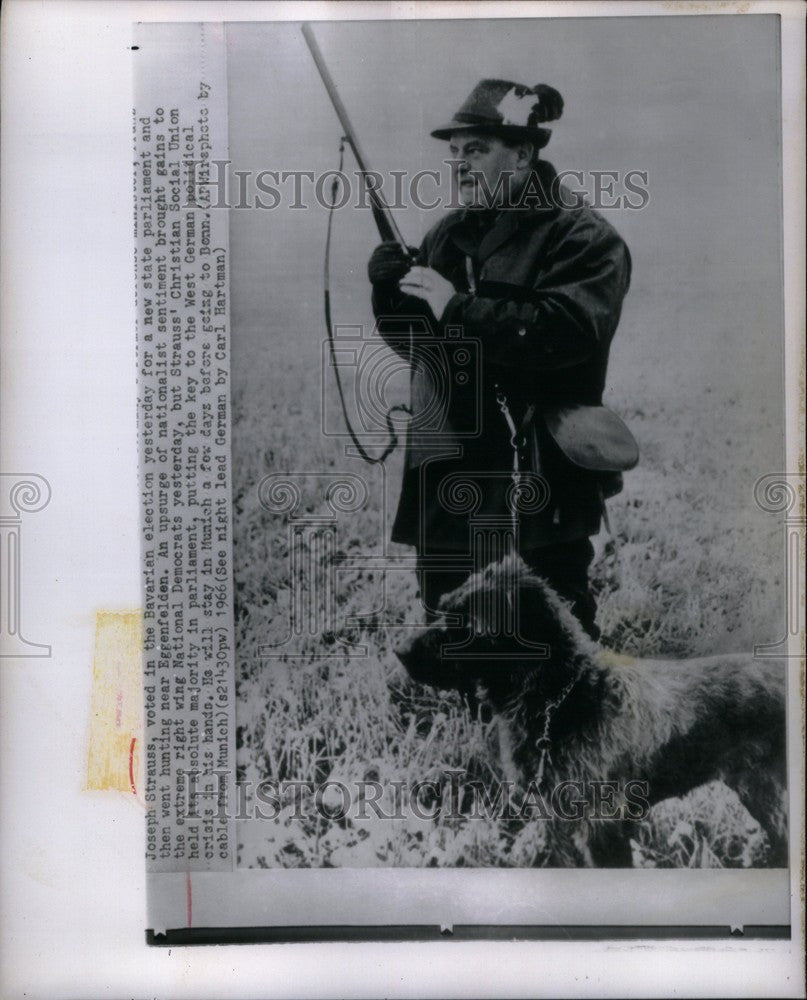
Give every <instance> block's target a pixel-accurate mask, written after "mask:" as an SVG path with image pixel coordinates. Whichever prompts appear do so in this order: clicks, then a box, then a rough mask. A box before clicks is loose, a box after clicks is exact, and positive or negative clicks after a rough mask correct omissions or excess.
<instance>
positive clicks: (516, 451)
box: [494, 382, 535, 552]
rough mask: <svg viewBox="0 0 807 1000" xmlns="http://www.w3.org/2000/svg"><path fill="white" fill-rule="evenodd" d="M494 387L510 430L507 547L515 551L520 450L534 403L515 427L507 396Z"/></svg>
mask: <svg viewBox="0 0 807 1000" xmlns="http://www.w3.org/2000/svg"><path fill="white" fill-rule="evenodd" d="M494 389H495V390H496V403H497V404H498V407H499V409H500V410H501V412H502V415H503V417H504V419H505V420H506V422H507V427H508V430H509V431H510V447H511V448H512V449H513V468H512V471H511V473H510V478H511V479H512V480H513V489H512V492H511V497H510V505H509V506H510V523H511V525H512V528H513V535H512V541H510V542H509V543H508V544H509V548H510V551H512V552H515V551H517V550H516V548H515V538H516V532H517V528H518V507H517V498H518V496H519V492H520V490H521V482H522V475H523V474H522V471H521V450H522V449H523V448H526V447H527V430H528V428H529V426H530V423H531V422H532V419H533V417H534V416H535V404H534V403H531V404H530V405H529V406H528V407H527V409H526V411H525V413H524V417H523V418H522V421H521V429H520V430H519V429H518V428H517V427H516V422H515V420H514V419H513V414H512V412H511V411H510V406H509V404H508V402H507V396H506V394H505V392H504V390H503V389H502V388H501V386H500V385H499V383H498V382H496V383H495V384H494Z"/></svg>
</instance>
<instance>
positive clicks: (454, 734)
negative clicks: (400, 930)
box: [233, 307, 782, 867]
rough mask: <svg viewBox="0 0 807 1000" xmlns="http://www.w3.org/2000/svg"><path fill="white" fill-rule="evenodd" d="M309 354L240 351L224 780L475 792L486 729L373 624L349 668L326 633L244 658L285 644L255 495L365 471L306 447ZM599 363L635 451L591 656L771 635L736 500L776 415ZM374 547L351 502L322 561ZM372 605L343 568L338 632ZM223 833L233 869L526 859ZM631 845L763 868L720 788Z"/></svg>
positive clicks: (679, 860)
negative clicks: (333, 553) (304, 474)
mask: <svg viewBox="0 0 807 1000" xmlns="http://www.w3.org/2000/svg"><path fill="white" fill-rule="evenodd" d="M309 312H310V307H307V309H306V312H305V313H304V314H301V315H306V316H307V315H309ZM311 315H312V316H313V315H314V314H311ZM673 320H674V317H673ZM311 328H312V329H314V327H313V326H312V327H311ZM714 333H715V335H716V336H717V335H718V334H719V331H715V332H714ZM628 335H630V334H629V333H628ZM704 336H705V335H704V333H703V331H702V330H701V331H697V336H696V335H695V334H690V340H689V341H688V342H687V343H685V344H684V343H681V344H679V345H677V348H676V349H680V350H683V349H684V348H686V349H692V350H693V351H695V350H697V349H701V350H705V349H706V348H704V347H703V345H702V344H701V340H702V339H703V338H704ZM698 338H700V339H698ZM319 350H320V347H319V342H318V337H317V336H311V335H309V336H306V337H305V338H300V339H298V340H296V341H292V340H291V338H289V337H286V336H285V335H284V337H283V338H281V337H280V336H279V335H278V338H276V339H275V340H274V341H273V344H272V348H271V351H270V350H269V349H268V348H266V349H264V350H258V349H255V350H250V352H249V356H248V358H247V357H245V358H241V359H239V358H238V357H236V362H237V363H238V366H239V367H237V387H238V388H237V391H236V394H235V399H234V407H235V425H234V430H233V442H234V448H233V450H234V463H235V464H234V481H235V483H236V489H235V515H234V516H235V560H236V592H237V593H236V623H237V624H236V628H237V643H238V646H237V648H238V705H237V723H238V762H239V776H240V777H241V778H242V779H246V780H249V781H251V782H254V783H258V782H260V781H261V780H263V779H266V778H272V779H275V780H281V779H284V778H286V779H296V780H310V781H313V782H315V783H316V782H321V781H323V780H324V779H325V778H327V777H330V778H332V779H340V780H347V781H356V780H360V779H362V778H366V777H373V778H375V779H376V780H379V781H381V782H382V783H388V782H390V781H394V780H403V781H409V782H414V781H416V780H426V779H429V778H431V777H438V776H439V775H440V773H441V772H443V771H444V770H445V769H447V768H464V769H465V770H466V771H468V772H469V776H470V777H472V778H481V779H485V778H490V779H492V780H496V779H497V778H498V775H497V773H496V764H495V755H494V754H493V752H492V747H491V734H490V732H489V731H488V730H487V728H486V727H485V725H484V724H482V723H481V722H479V721H476V720H472V719H471V718H470V716H469V714H468V712H467V711H466V710H465V709H464V708H463V706H462V705H461V704H460V702H459V700H458V699H457V698H456V697H453V696H451V697H449V696H446V695H442V694H440V693H438V692H434V691H431V690H429V689H425V688H421V687H419V686H417V685H414V684H412V683H411V682H409V681H408V679H407V678H406V677H405V676H404V675H403V672H402V671H401V668H400V667H399V666H398V664H397V661H396V660H395V657H394V656H393V655H392V653H391V641H392V636H391V635H390V631H388V630H386V629H378V628H375V627H373V625H372V623H371V624H370V625H369V626H368V627H365V628H362V629H361V630H358V629H355V628H353V629H352V630H351V629H342V631H343V632H344V634H345V635H347V636H350V637H351V638H353V639H357V640H360V641H361V642H363V643H365V644H366V645H367V647H368V651H369V654H370V655H368V656H367V657H366V658H364V659H347V658H345V657H344V656H342V655H338V654H336V655H335V650H336V648H337V647H336V644H335V636H334V635H333V634H326V633H324V632H323V633H322V634H316V635H311V636H306V637H303V638H302V639H301V641H300V642H299V643H298V644H297V645H296V647H295V649H296V654H295V655H294V656H286V657H281V658H279V659H274V660H260V659H259V658H258V656H257V650H258V646H259V645H260V644H273V643H277V642H279V641H280V640H281V639H282V637H283V635H284V634H285V630H286V628H287V623H288V617H287V612H288V602H289V599H290V587H291V582H292V581H291V573H292V571H291V569H290V561H289V534H288V530H287V529H288V522H287V519H286V518H285V516H281V515H275V514H270V513H269V512H267V511H266V510H265V509H264V508H263V507H262V506H261V505H260V503H259V500H258V494H257V486H258V483H259V482H260V481H261V479H262V478H263V477H264V476H265V475H266V474H267V472H272V471H274V472H277V471H293V470H308V471H313V472H327V471H329V470H330V471H338V470H340V469H348V468H349V469H350V470H351V471H354V472H357V473H359V474H365V475H369V476H370V477H373V476H375V475H376V472H371V473H368V472H367V470H366V468H363V467H361V465H360V464H359V463H358V462H357V461H355V460H353V461H351V462H348V461H346V460H345V459H344V457H341V458H340V454H341V451H340V448H341V445H340V443H339V442H337V441H335V440H333V439H327V438H324V437H323V436H322V435H321V434H320V433H319V387H320V381H319ZM671 350H672V349H671ZM636 357H637V358H638V354H637V355H636ZM614 364H615V366H616V367H615V370H618V371H620V372H621V378H622V382H621V384H619V385H615V386H614V387H612V388H611V389H610V392H609V403H610V405H612V406H613V407H614V408H615V409H617V410H618V411H619V412H620V413H621V414H622V415H623V416H624V417H625V419H626V420H627V421H628V423H629V424H630V426H631V427H632V429H633V430H634V433H635V434H636V436H637V437H638V439H639V441H640V444H641V447H642V461H641V464H640V466H639V467H638V468H637V469H636V470H635V471H634V472H632V473H630V474H629V475H628V476H627V477H626V489H625V491H624V493H623V494H622V495H621V496H619V497H618V498H616V499H615V500H612V501H611V502H610V504H609V509H610V513H611V520H612V526H613V530H614V537H613V538H606V537H605V536H601V537H600V539H598V541H597V544H598V557H597V561H596V564H595V567H594V577H595V579H596V581H597V588H598V591H599V622H600V625H601V627H602V630H603V636H604V641H605V644H606V645H608V646H610V647H611V648H614V649H617V650H621V651H624V652H626V653H631V654H637V655H647V656H649V655H653V656H665V655H668V656H680V657H684V656H696V655H705V654H708V653H716V652H722V651H729V650H744V649H748V648H750V647H751V646H752V645H753V644H754V643H755V642H765V641H772V640H774V639H776V638H778V637H779V633H780V632H781V631H782V627H781V621H782V619H781V613H780V608H781V603H782V602H781V565H780V561H781V549H780V545H781V540H780V534H779V532H780V530H781V529H780V527H779V525H778V524H777V522H776V520H775V518H772V517H771V516H770V515H764V514H762V513H761V512H760V511H758V510H757V509H756V507H755V506H754V504H753V499H752V491H753V484H754V482H755V480H756V479H757V478H758V477H759V476H760V475H763V474H764V473H767V472H771V471H776V469H777V467H778V465H779V461H778V458H777V457H776V455H773V454H772V443H773V446H774V447H773V450H774V451H775V446H776V442H777V440H778V438H777V433H780V432H778V431H777V427H778V426H779V425H778V424H777V418H776V414H777V412H778V411H777V407H776V405H775V403H773V404H772V403H771V402H770V401H768V402H767V403H766V402H765V401H764V400H763V401H759V400H757V401H756V402H754V403H753V405H748V403H747V400H746V398H745V397H744V390H743V383H742V381H741V380H740V379H738V378H733V374H735V375H736V372H734V373H733V371H732V368H731V366H730V365H727V366H726V371H725V378H722V379H721V382H720V385H719V386H717V385H711V384H708V383H705V380H704V377H703V376H702V375H701V374H700V372H701V366H700V365H699V362H698V358H697V356H696V355H693V358H692V372H693V379H692V380H691V381H690V383H689V384H685V385H681V384H674V382H673V383H670V381H669V379H666V378H664V376H663V374H661V373H660V372H657V371H655V369H654V366H652V365H651V366H649V367H646V366H645V365H644V363H643V362H641V360H637V361H636V365H637V366H640V367H641V369H642V370H641V371H634V372H631V371H629V370H626V369H627V367H628V366H627V365H626V361H625V359H624V357H623V358H622V359H621V360H619V362H618V364H617V362H615V363H614ZM662 367H663V365H659V368H662ZM713 368H714V366H713V365H712V369H713ZM620 385H621V387H620ZM628 387H629V388H628ZM766 406H767V409H766ZM331 417H332V418H334V419H336V418H337V417H338V414H335V413H332V414H331ZM399 476H400V455H396V456H395V457H394V459H393V461H392V462H391V463H390V469H389V478H390V482H391V484H392V491H391V492H392V495H393V500H394V499H395V498H396V489H397V483H398V482H399ZM371 481H372V482H373V483H376V482H377V480H374V479H371ZM303 505H304V507H305V510H306V511H307V512H308V513H311V514H315V513H317V512H318V511H319V512H321V511H323V510H324V504H323V496H322V483H321V481H319V482H318V481H317V480H316V479H315V478H312V479H311V481H310V482H309V483H308V484H307V485H306V492H305V495H304V500H303ZM382 533H383V527H382V524H381V510H380V500H379V491H378V490H377V489H376V488H373V489H371V494H370V500H369V501H368V505H367V506H366V508H365V509H363V510H362V511H361V512H360V513H359V514H357V515H345V516H344V519H343V520H342V521H340V525H339V538H338V545H339V546H340V549H339V552H338V554H337V555H338V558H341V559H342V560H349V559H350V558H351V557H353V556H356V555H358V554H360V553H366V552H378V551H379V547H380V538H381V537H382ZM296 544H297V543H296ZM302 548H303V549H306V545H305V544H304V543H303V544H302ZM298 554H300V555H306V554H310V553H307V552H305V551H303V552H299V553H298ZM378 591H379V579H378V574H377V573H375V572H373V571H368V570H362V569H355V570H353V571H351V572H346V573H344V574H342V575H341V576H340V582H339V588H338V594H337V601H338V614H339V617H340V620H344V618H345V616H346V615H349V614H352V613H353V614H355V613H359V612H362V611H366V610H368V609H370V608H372V607H373V606H374V605H375V603H376V598H377V595H378ZM387 609H388V611H387V613H388V614H389V615H390V616H392V619H393V620H397V621H404V620H405V618H406V617H407V616H409V619H410V620H413V619H416V618H417V617H418V612H417V602H416V591H415V584H414V580H413V579H412V577H411V575H410V574H403V573H397V574H393V575H392V576H391V578H390V580H389V585H388V599H387ZM238 830H239V845H240V864H241V865H243V866H270V867H271V866H285V867H289V866H370V865H396V866H400V865H403V866H413V867H419V866H427V865H468V866H493V865H498V866H512V865H528V864H533V863H537V864H540V863H541V830H540V823H533V824H528V825H527V826H525V827H523V828H516V827H515V826H514V825H513V824H508V823H507V822H495V821H482V820H475V821H464V820H451V819H438V820H437V821H434V822H430V821H423V820H417V819H415V818H413V817H410V818H408V819H404V820H390V821H379V820H375V821H372V820H366V821H341V822H336V821H325V820H322V819H318V820H313V819H312V820H298V819H294V818H293V816H292V810H291V805H290V804H289V805H288V807H287V808H286V809H285V810H284V811H283V812H282V813H281V814H280V816H278V817H277V819H275V820H272V821H261V820H253V821H244V822H241V823H240V824H239V826H238ZM634 846H635V861H636V863H637V864H640V865H643V866H649V867H652V866H662V867H668V866H720V865H731V866H749V865H756V864H760V863H764V857H765V843H764V838H763V835H762V834H761V833H760V831H759V829H758V828H757V827H756V826H755V824H753V822H752V821H751V820H750V817H749V816H748V814H747V813H746V812H745V811H744V810H743V809H742V807H741V806H740V805H739V803H738V801H737V800H736V799H735V798H734V796H733V795H732V793H730V792H729V791H728V790H727V789H725V788H724V787H723V786H710V787H708V788H704V789H699V790H696V791H695V792H694V793H692V794H691V795H689V796H688V797H687V798H685V799H682V800H670V801H668V802H665V803H662V804H660V805H659V806H657V807H656V808H655V809H654V810H653V811H652V814H651V816H650V818H649V819H648V820H647V822H646V823H645V824H644V826H643V828H642V831H641V836H640V837H639V839H638V840H637V842H636V843H635V845H634Z"/></svg>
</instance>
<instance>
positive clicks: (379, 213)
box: [303, 24, 406, 247]
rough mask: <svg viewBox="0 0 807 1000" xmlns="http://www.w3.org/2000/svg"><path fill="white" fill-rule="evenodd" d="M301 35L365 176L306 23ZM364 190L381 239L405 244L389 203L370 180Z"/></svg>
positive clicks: (351, 133) (346, 117) (358, 149)
mask: <svg viewBox="0 0 807 1000" xmlns="http://www.w3.org/2000/svg"><path fill="white" fill-rule="evenodd" d="M303 37H304V38H305V40H306V44H307V45H308V48H309V50H310V52H311V55H312V56H313V57H314V62H315V63H316V67H317V70H318V71H319V75H320V77H321V78H322V82H323V83H324V84H325V89H326V90H327V91H328V96H329V97H330V99H331V104H333V109H334V111H335V112H336V115H337V117H338V119H339V121H340V123H341V125H342V129H343V130H344V133H345V139H346V140H347V142H348V143H349V145H350V148H351V149H352V150H353V155H354V156H355V157H356V163H358V165H359V170H360V171H361V172H362V174H364V175H365V176H366V175H367V174H370V173H372V171H371V170H370V169H369V167H368V166H367V160H366V159H365V157H364V153H363V152H362V149H361V147H360V146H359V141H358V139H357V138H356V131H355V129H354V128H353V124H352V122H351V121H350V116H349V115H348V113H347V108H346V107H345V105H344V103H343V101H342V98H341V97H340V96H339V91H338V90H337V89H336V84H335V83H334V82H333V77H332V76H331V73H330V70H329V69H328V66H327V64H326V62H325V58H324V56H323V55H322V51H321V50H320V47H319V44H318V43H317V40H316V38H315V37H314V32H313V30H312V28H311V25H310V24H304V25H303ZM367 191H368V194H369V195H370V200H371V201H372V203H373V215H374V216H375V221H376V225H377V226H378V230H379V232H380V234H381V238H382V239H384V240H395V241H396V242H398V243H400V244H401V246H402V247H406V243H405V242H404V239H403V237H402V236H401V231H400V229H398V226H397V224H396V222H395V218H394V217H393V214H392V212H391V211H390V207H389V205H388V204H387V203H386V202H385V201H384V198H383V197H382V195H381V194H380V192H378V191H377V190H376V189H375V188H374V187H373V186H372V184H369V183H368V185H367Z"/></svg>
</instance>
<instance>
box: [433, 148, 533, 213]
mask: <svg viewBox="0 0 807 1000" xmlns="http://www.w3.org/2000/svg"><path fill="white" fill-rule="evenodd" d="M449 155H450V157H451V159H452V160H453V161H454V162H453V164H452V168H451V169H452V173H453V175H454V182H455V183H456V184H457V185H458V187H459V193H460V200H461V201H462V204H463V205H465V206H466V207H467V208H494V207H500V206H501V205H502V204H503V202H504V201H505V200H506V199H507V196H508V193H509V195H510V197H511V198H512V197H513V195H514V194H515V193H517V192H518V191H519V189H520V188H521V186H522V185H523V184H524V182H525V181H526V179H527V172H528V171H529V168H530V163H531V159H532V146H530V145H529V144H528V143H526V144H524V145H523V146H507V145H505V143H504V142H502V140H501V139H499V138H497V137H496V136H490V135H484V134H476V133H474V132H455V133H454V134H453V135H452V136H451V139H450V144H449ZM508 181H509V191H508Z"/></svg>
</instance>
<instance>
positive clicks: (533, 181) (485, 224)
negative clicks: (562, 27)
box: [368, 80, 638, 637]
mask: <svg viewBox="0 0 807 1000" xmlns="http://www.w3.org/2000/svg"><path fill="white" fill-rule="evenodd" d="M562 108H563V101H562V99H561V96H560V94H558V92H557V91H556V90H554V89H553V88H551V87H548V86H546V85H543V84H540V85H538V86H537V87H534V88H530V87H524V86H521V85H518V84H514V83H512V82H510V81H505V80H483V81H482V82H481V83H480V84H478V85H477V87H475V88H474V90H473V91H472V93H471V95H470V96H469V98H468V100H467V101H466V102H465V104H464V105H463V106H462V108H461V109H460V111H459V112H458V113H457V114H456V115H455V116H454V119H453V120H452V121H451V122H450V123H448V124H447V125H445V126H444V127H442V128H439V129H436V130H435V131H433V132H432V133H431V134H432V135H433V136H435V137H436V138H439V139H448V140H449V142H450V153H451V159H452V161H453V170H454V179H455V181H456V183H457V184H458V188H459V193H460V198H461V201H462V204H463V206H464V207H463V208H462V209H459V210H456V211H454V212H452V213H450V214H449V215H448V216H446V217H444V218H443V219H441V221H440V222H438V223H437V225H435V226H434V228H433V229H432V230H431V231H430V232H429V233H428V234H427V236H426V238H425V240H424V242H423V245H422V246H421V247H420V249H419V250H418V251H416V257H415V262H414V266H413V261H412V257H411V253H412V251H411V250H410V251H409V252H407V250H405V249H404V248H403V247H401V246H400V245H399V244H397V243H383V244H381V246H379V247H378V248H376V250H375V251H374V253H373V255H372V257H371V259H370V262H369V266H368V273H369V277H370V281H371V283H372V286H373V308H374V312H375V315H376V317H377V319H378V321H379V332H380V333H381V335H382V337H383V338H384V339H385V341H386V342H387V343H388V344H389V346H391V347H392V348H393V349H394V350H395V351H397V352H398V353H399V354H401V355H403V356H405V357H406V358H407V359H408V360H409V361H410V363H411V365H412V419H411V421H410V426H409V430H408V434H407V450H406V461H405V472H404V479H403V487H402V492H401V498H400V502H399V506H398V511H397V515H396V518H395V523H394V526H393V534H392V538H393V541H396V542H402V543H404V544H408V545H413V546H415V547H416V549H417V553H418V566H419V578H420V586H421V598H422V600H423V603H424V606H425V608H426V611H427V616H431V617H433V615H434V613H435V611H436V609H437V605H438V603H439V599H440V597H441V596H442V595H443V594H445V593H447V592H448V591H450V590H452V589H454V587H456V586H459V584H460V583H462V581H463V580H464V579H465V577H467V575H468V573H469V568H468V558H469V556H470V555H471V553H470V545H471V542H470V530H469V526H470V520H471V519H472V518H475V519H477V523H479V521H478V519H480V518H486V517H487V518H493V519H498V523H506V519H507V517H508V515H509V514H510V510H511V505H512V491H511V490H510V487H511V485H512V480H511V473H512V470H513V447H512V446H511V441H512V438H513V435H512V427H511V425H510V424H509V423H508V419H507V416H506V415H505V411H506V413H507V415H509V417H510V419H511V420H512V421H513V425H514V426H515V427H516V428H517V430H518V435H517V446H518V448H519V467H520V469H521V471H522V472H526V474H527V475H526V479H525V483H524V485H525V486H529V485H530V483H532V484H533V485H534V484H535V483H542V484H546V485H547V486H548V490H549V492H548V496H547V495H546V491H545V490H544V494H543V496H542V497H541V498H540V501H538V500H536V497H535V496H533V504H532V507H530V503H529V502H527V503H524V504H522V510H521V512H520V513H519V515H518V530H519V537H518V544H519V549H520V552H521V555H522V556H523V557H524V559H525V561H526V562H527V564H528V565H530V566H531V567H532V568H533V569H534V570H535V572H537V573H538V574H539V575H541V576H543V577H544V578H546V579H547V580H548V581H549V582H550V584H552V586H554V588H555V589H556V590H557V591H558V593H560V594H561V596H563V597H565V598H566V599H567V600H568V601H569V602H570V603H571V605H572V608H573V610H574V612H575V614H576V615H577V617H578V618H579V620H580V622H581V624H582V625H583V627H584V628H585V629H586V630H587V631H588V632H589V634H591V635H592V636H595V637H596V635H597V634H598V633H597V627H596V624H595V615H596V605H595V601H594V598H593V595H592V593H591V590H590V585H589V578H588V572H589V566H590V563H591V560H592V558H593V551H594V550H593V546H592V544H591V542H590V536H591V535H594V534H597V532H598V531H599V528H600V520H601V516H602V512H603V499H604V496H607V495H611V494H612V493H613V489H609V488H608V487H609V485H610V482H609V478H608V477H609V476H610V481H613V477H614V474H616V475H617V476H618V471H619V469H623V468H628V467H630V466H631V465H632V464H634V463H635V457H632V456H631V450H632V448H633V447H634V443H633V442H632V439H630V435H629V432H628V431H627V429H626V428H624V425H621V424H620V422H619V420H618V418H617V417H616V416H615V415H614V414H612V413H611V412H610V411H608V410H606V409H605V408H603V407H602V393H603V389H604V386H605V376H606V369H607V365H608V352H609V348H610V344H611V338H612V337H613V335H614V332H615V330H616V327H617V323H618V321H619V316H620V312H621V308H622V301H623V298H624V296H625V294H626V292H627V290H628V285H629V281H630V255H629V253H628V250H627V247H626V246H625V244H624V242H623V241H622V239H621V238H620V237H619V235H618V234H617V233H616V232H615V230H614V229H613V228H612V227H611V226H610V225H609V224H608V223H607V222H606V221H605V220H604V219H603V218H602V217H601V216H600V215H598V214H597V213H596V212H595V211H593V210H592V209H590V208H588V207H587V206H586V205H585V204H583V203H581V202H579V201H578V202H576V201H575V198H574V197H573V196H572V194H571V192H570V191H568V190H567V189H566V188H562V187H560V185H559V183H558V181H557V175H556V173H555V170H554V169H553V167H552V166H551V164H549V163H547V162H546V161H544V160H541V159H539V157H538V151H539V150H540V149H541V148H543V147H544V146H545V145H546V143H547V142H548V140H549V136H550V134H551V133H550V131H549V130H548V129H547V128H545V127H544V125H545V123H546V122H549V121H553V120H554V119H556V118H558V117H560V114H561V111H562ZM459 331H461V332H459ZM458 336H459V337H460V340H459V341H457V337H458ZM463 341H467V344H468V347H469V348H473V347H475V346H477V345H478V350H476V351H472V352H471V353H473V354H474V357H473V358H472V363H471V365H470V366H469V365H468V363H467V359H468V356H469V351H468V350H466V352H465V355H464V356H463V354H462V351H461V350H459V351H458V350H457V348H458V346H463V345H462V342H463ZM458 359H459V360H458ZM460 362H465V364H462V363H460ZM475 366H476V367H475ZM503 402H504V407H503V406H502V403H503ZM435 404H436V405H435ZM623 432H624V433H623ZM626 438H627V439H629V440H626ZM592 456H593V460H592ZM626 456H627V457H626ZM636 457H638V455H637V456H636ZM537 476H540V477H542V478H541V479H540V480H538V479H537ZM469 497H470V500H469ZM489 523H493V522H489ZM452 560H453V561H455V562H456V563H457V565H456V566H452ZM478 568H481V567H478Z"/></svg>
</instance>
